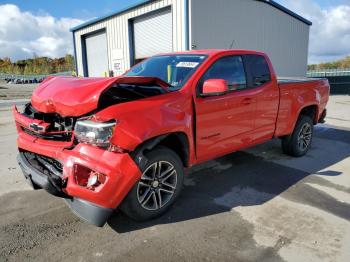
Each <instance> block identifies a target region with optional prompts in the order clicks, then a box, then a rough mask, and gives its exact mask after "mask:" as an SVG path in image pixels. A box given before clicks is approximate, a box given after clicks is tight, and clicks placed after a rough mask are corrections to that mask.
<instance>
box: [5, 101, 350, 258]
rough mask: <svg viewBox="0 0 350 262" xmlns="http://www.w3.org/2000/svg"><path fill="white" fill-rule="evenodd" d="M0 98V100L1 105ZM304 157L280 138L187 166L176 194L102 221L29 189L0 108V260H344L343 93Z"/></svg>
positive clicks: (348, 149) (348, 197) (349, 194)
mask: <svg viewBox="0 0 350 262" xmlns="http://www.w3.org/2000/svg"><path fill="white" fill-rule="evenodd" d="M0 104H1V103H0ZM328 108H329V117H328V118H327V124H326V125H319V126H317V128H316V130H315V138H314V141H313V147H312V149H311V151H310V152H309V154H308V155H307V156H305V157H303V158H298V159H296V158H291V157H288V156H285V155H283V154H281V149H280V145H279V141H278V140H273V141H270V142H268V143H265V144H263V145H260V146H258V147H255V148H252V149H249V150H246V151H244V152H236V153H233V154H230V155H227V156H225V157H222V158H219V159H216V160H214V161H210V162H207V163H205V164H203V165H200V166H196V167H194V168H193V169H191V170H189V171H187V173H188V175H187V176H186V180H185V189H184V191H183V194H182V196H181V197H180V199H179V201H178V202H177V203H176V204H175V206H174V207H173V208H172V209H171V210H170V212H168V213H167V214H166V215H165V216H163V217H162V218H159V219H156V220H153V221H150V222H147V223H136V222H133V221H130V220H129V219H127V218H125V217H124V216H123V215H121V214H119V213H117V212H116V214H115V216H113V218H112V219H111V220H110V221H109V223H108V225H106V226H105V227H103V228H96V227H93V226H90V225H88V224H86V223H84V222H82V221H81V220H79V219H78V218H76V217H75V216H74V215H73V214H72V213H71V212H70V210H69V208H68V207H67V206H66V205H65V204H64V202H63V201H62V200H60V199H57V198H55V197H52V196H50V195H49V194H47V193H46V192H44V191H42V190H39V191H32V190H30V188H29V187H28V186H27V185H26V184H25V182H24V179H23V178H22V175H21V172H20V170H19V167H18V166H17V164H16V161H15V156H16V142H15V137H16V134H15V127H14V124H13V121H12V117H11V114H10V109H9V108H6V107H2V108H0V143H1V150H0V163H1V165H0V178H1V182H2V183H0V261H23V260H26V261H72V260H75V261H206V260H209V261H214V260H215V261H344V262H345V261H346V262H347V261H349V259H350V245H349V243H350V97H349V96H333V97H331V102H330V105H329V107H328Z"/></svg>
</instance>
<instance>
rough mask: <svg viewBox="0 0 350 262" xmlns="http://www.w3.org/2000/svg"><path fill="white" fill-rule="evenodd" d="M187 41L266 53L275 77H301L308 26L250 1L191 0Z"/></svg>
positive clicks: (271, 8)
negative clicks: (274, 71) (188, 39)
mask: <svg viewBox="0 0 350 262" xmlns="http://www.w3.org/2000/svg"><path fill="white" fill-rule="evenodd" d="M191 2H192V5H191V29H190V32H191V44H192V45H193V46H194V47H195V48H196V49H205V48H229V47H230V45H231V43H233V45H232V46H233V48H240V49H252V50H259V51H263V52H266V53H267V54H268V55H269V56H270V58H271V60H272V62H273V64H274V66H275V69H276V71H277V74H278V75H279V76H305V75H306V71H307V57H308V45H309V30H310V28H309V26H308V25H306V24H305V23H303V22H301V21H299V20H297V19H296V18H294V17H292V16H290V15H287V14H286V13H284V12H282V11H280V10H278V9H276V8H274V7H272V6H270V5H268V4H266V3H262V2H259V1H252V0H216V1H212V0H192V1H191Z"/></svg>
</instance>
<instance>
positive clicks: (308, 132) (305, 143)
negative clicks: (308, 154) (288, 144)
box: [298, 123, 312, 151]
mask: <svg viewBox="0 0 350 262" xmlns="http://www.w3.org/2000/svg"><path fill="white" fill-rule="evenodd" d="M311 138H312V127H311V125H310V124H309V123H305V124H304V125H303V126H302V127H301V130H300V132H299V135H298V147H299V149H300V150H301V151H305V150H306V149H307V148H308V147H309V145H310V142H311Z"/></svg>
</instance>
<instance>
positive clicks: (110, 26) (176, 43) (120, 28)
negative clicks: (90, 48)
mask: <svg viewBox="0 0 350 262" xmlns="http://www.w3.org/2000/svg"><path fill="white" fill-rule="evenodd" d="M167 6H171V8H172V17H173V51H183V50H185V49H186V42H185V31H186V29H185V24H186V23H185V21H184V19H185V14H184V10H185V0H161V1H152V2H150V3H147V4H144V5H142V6H140V7H137V8H135V9H132V10H131V11H127V12H124V13H121V14H119V15H116V16H114V17H111V18H109V19H106V20H104V21H101V22H97V23H96V24H93V25H90V26H87V27H85V28H82V29H80V30H77V31H76V32H74V39H75V46H76V59H77V67H78V68H77V70H78V75H81V76H82V75H83V52H82V43H81V39H82V36H83V35H86V34H89V33H92V32H94V31H97V30H100V29H103V28H106V32H107V45H108V63H109V65H108V67H109V69H110V70H113V69H114V64H115V62H116V61H117V62H120V69H118V72H119V74H120V73H123V72H124V71H125V70H127V69H129V67H130V50H129V26H128V21H129V19H132V18H135V17H138V16H140V15H144V14H146V13H149V12H152V11H154V10H157V9H160V8H163V7H167ZM96 48H98V47H96Z"/></svg>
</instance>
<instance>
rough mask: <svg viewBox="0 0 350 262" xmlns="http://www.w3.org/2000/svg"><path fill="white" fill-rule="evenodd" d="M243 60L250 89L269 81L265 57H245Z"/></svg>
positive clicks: (269, 74) (268, 70)
mask: <svg viewBox="0 0 350 262" xmlns="http://www.w3.org/2000/svg"><path fill="white" fill-rule="evenodd" d="M244 60H245V62H246V64H247V66H248V68H249V76H250V79H249V80H250V81H249V82H251V83H250V84H249V85H250V86H251V87H259V86H262V85H264V84H266V83H268V82H270V81H271V72H270V68H269V64H268V63H267V61H266V59H265V57H263V56H261V55H246V56H245V57H244Z"/></svg>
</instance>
